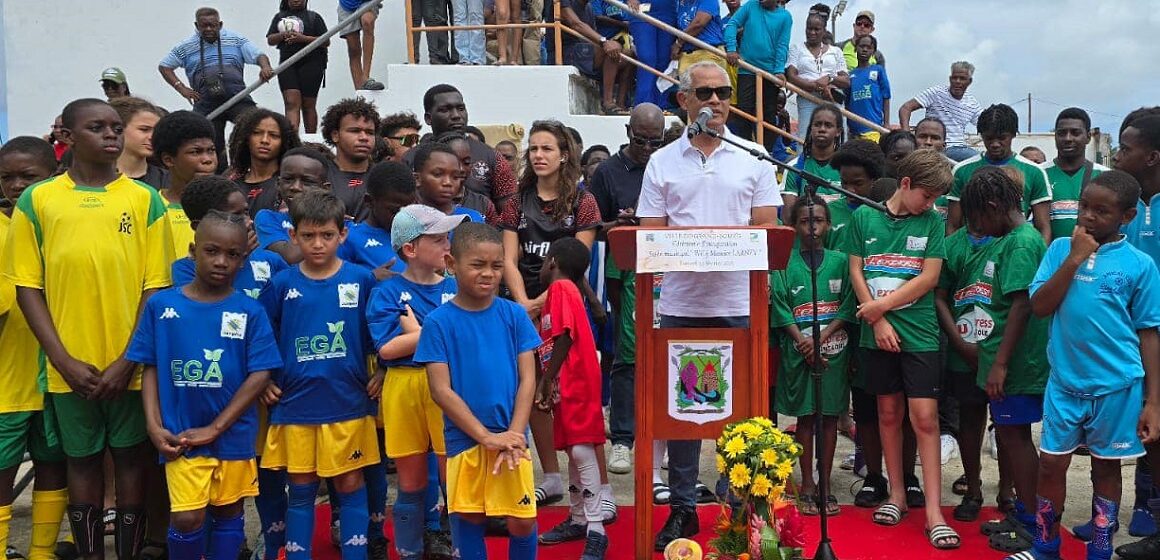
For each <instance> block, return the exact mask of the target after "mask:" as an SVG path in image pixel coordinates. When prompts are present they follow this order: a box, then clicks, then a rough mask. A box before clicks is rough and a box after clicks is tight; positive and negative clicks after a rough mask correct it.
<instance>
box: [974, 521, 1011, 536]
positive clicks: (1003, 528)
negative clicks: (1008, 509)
mask: <svg viewBox="0 0 1160 560" xmlns="http://www.w3.org/2000/svg"><path fill="white" fill-rule="evenodd" d="M1019 525H1020V523H1019V522H1018V521H1016V520H1015V518H1014V517H1011V516H1007V517H1004V518H1002V519H992V520H990V521H984V522H983V523H982V524H981V525H979V532H980V533H982V534H983V535H984V536H987V537H989V536H991V535H997V534H999V533H1010V532H1012V531H1015V530H1016V527H1018V526H1019Z"/></svg>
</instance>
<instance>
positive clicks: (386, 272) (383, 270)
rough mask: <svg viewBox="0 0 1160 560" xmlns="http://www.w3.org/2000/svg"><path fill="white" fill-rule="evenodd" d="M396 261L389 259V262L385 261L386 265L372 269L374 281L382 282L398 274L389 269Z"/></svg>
mask: <svg viewBox="0 0 1160 560" xmlns="http://www.w3.org/2000/svg"><path fill="white" fill-rule="evenodd" d="M396 260H397V259H391V260H389V261H387V262H386V264H384V265H383V266H380V267H378V268H376V269H374V270H373V271H372V272H374V274H375V280H378V281H379V282H382V281H383V280H386V279H387V278H390V277H392V276H394V275H396V274H398V273H397V272H395V271H394V270H391V267H393V266H395V261H396Z"/></svg>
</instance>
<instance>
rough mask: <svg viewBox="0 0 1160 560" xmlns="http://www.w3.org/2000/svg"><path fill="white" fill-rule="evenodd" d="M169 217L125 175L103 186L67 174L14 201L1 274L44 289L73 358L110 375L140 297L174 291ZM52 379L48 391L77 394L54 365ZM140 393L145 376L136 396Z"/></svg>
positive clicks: (135, 384) (149, 192)
mask: <svg viewBox="0 0 1160 560" xmlns="http://www.w3.org/2000/svg"><path fill="white" fill-rule="evenodd" d="M165 214H166V209H165V202H164V201H163V200H162V199H161V195H160V194H158V193H157V191H155V190H153V188H152V187H150V186H148V185H146V184H144V183H139V182H137V181H134V180H132V179H129V178H128V177H125V176H124V175H122V176H120V177H119V178H117V179H116V180H115V181H113V182H111V183H109V184H108V185H105V186H103V187H87V186H83V185H78V184H76V183H75V182H74V181H73V180H72V178H71V177H70V176H69V174H67V173H66V174H64V175H60V176H58V177H54V178H52V179H49V180H47V181H43V182H41V183H37V184H36V185H33V186H31V187H29V188H28V189H27V190H25V191H24V194H22V195H21V196H20V200H18V201H17V202H16V208H15V211H14V212H13V215H12V225H11V231H10V232H9V235H8V249H9V250H8V251H7V252H6V254H5V258H4V262H3V269H4V276H6V277H7V278H8V279H9V280H10V281H11V282H12V283H13V284H15V285H16V286H21V287H26V288H34V289H38V290H43V291H44V296H45V300H46V301H47V303H48V311H49V313H50V314H51V316H52V321H53V324H54V326H55V327H56V330H57V333H58V334H59V336H60V339H61V342H62V343H63V344H64V347H65V349H66V350H67V351H68V353H69V354H70V355H71V356H72V357H73V358H75V359H77V360H80V361H83V362H86V363H89V364H92V365H93V366H95V367H97V368H99V369H104V368H106V367H108V366H109V364H110V363H112V362H113V360H115V359H117V358H118V357H120V356H121V354H122V353H123V352H124V351H125V347H126V345H127V344H128V343H129V337H130V335H131V334H132V331H133V324H134V322H135V320H136V317H137V309H138V305H139V304H140V302H141V294H142V292H143V291H144V290H151V289H155V288H164V287H166V286H168V285H170V283H171V280H170V264H171V263H172V262H173V236H172V233H171V232H170V225H169V220H167V219H165ZM47 377H48V379H47V381H48V387H47V390H48V392H50V393H67V392H70V391H71V388H69V386H68V385H67V384H66V383H65V382H64V379H63V378H62V377H61V375H60V372H58V371H57V370H56V369H55V368H53V367H52V365H51V364H48V365H47ZM140 386H141V378H140V375H139V374H138V375H135V376H134V379H133V381H132V382H131V384H130V388H131V389H139V388H140Z"/></svg>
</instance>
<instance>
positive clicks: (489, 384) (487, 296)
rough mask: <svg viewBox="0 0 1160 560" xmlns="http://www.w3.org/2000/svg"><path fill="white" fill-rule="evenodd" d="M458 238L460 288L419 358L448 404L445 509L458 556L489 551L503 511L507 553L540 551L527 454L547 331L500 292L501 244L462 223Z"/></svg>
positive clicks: (423, 339)
mask: <svg viewBox="0 0 1160 560" xmlns="http://www.w3.org/2000/svg"><path fill="white" fill-rule="evenodd" d="M454 233H455V234H454V237H453V238H452V240H451V257H450V258H449V268H450V269H451V270H452V271H453V272H454V273H455V281H456V283H457V284H458V293H457V294H456V295H455V297H454V298H452V299H451V301H450V302H449V303H448V304H447V305H442V306H440V307H439V308H438V309H436V310H435V311H433V312H432V313H431V314H430V315H428V316H427V320H426V321H424V323H423V330H422V334H421V335H420V337H419V345H418V347H416V349H415V357H414V361H415V363H419V364H424V365H425V366H426V369H427V380H428V383H429V384H430V386H431V398H432V399H434V401H435V403H436V404H438V405H439V408H441V409H443V414H444V417H445V423H444V440H445V443H446V446H447V510H448V512H449V513H450V514H451V539H452V542H453V544H454V545H455V549H456V550H457V551H458V552H459V555H460V557H461V558H485V557H486V555H487V553H486V551H485V550H484V544H483V535H484V521H485V516H492V517H506V518H507V527H508V532H509V534H510V537H509V548H508V551H509V552H508V557H509V558H512V559H514V560H529V559H532V558H535V557H536V502H535V487H534V482H533V480H532V463H531V455H530V454H529V452H528V417H529V416H530V415H531V411H532V398H533V393H534V392H535V377H536V365H535V360H536V357H535V352H534V350H535V349H536V348H537V347H538V346H539V345H540V336H539V334H538V333H537V332H536V327H535V326H534V325H532V321H531V319H529V318H528V314H527V312H525V311H524V309H523V308H522V307H520V306H519V305H517V304H516V303H514V302H512V301H510V300H506V299H499V298H497V297H496V291H497V290H498V288H499V284H500V281H501V279H502V277H503V267H504V258H503V253H504V251H503V241H502V238H501V237H500V235H499V232H498V231H496V229H495V228H493V227H491V226H489V225H486V224H480V223H475V222H471V223H465V224H463V225H461V226H459V227H458V228H456V229H455V232H454Z"/></svg>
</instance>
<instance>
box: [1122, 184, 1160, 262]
mask: <svg viewBox="0 0 1160 560" xmlns="http://www.w3.org/2000/svg"><path fill="white" fill-rule="evenodd" d="M1158 207H1160V196H1154V197H1152V200H1151V202H1150V203H1149V204H1144V201H1142V200H1141V201H1137V202H1136V219H1134V220H1132V222H1131V223H1129V224H1128V225H1126V226H1124V227H1123V229H1122V230H1121V231H1123V232H1124V235H1125V236H1126V237H1127V239H1128V243H1131V244H1132V246H1133V247H1135V248H1137V249H1139V250H1140V251H1143V252H1144V254H1146V255H1148V256H1149V257H1152V261H1153V262H1156V263H1160V223H1157V220H1160V208H1158Z"/></svg>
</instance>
